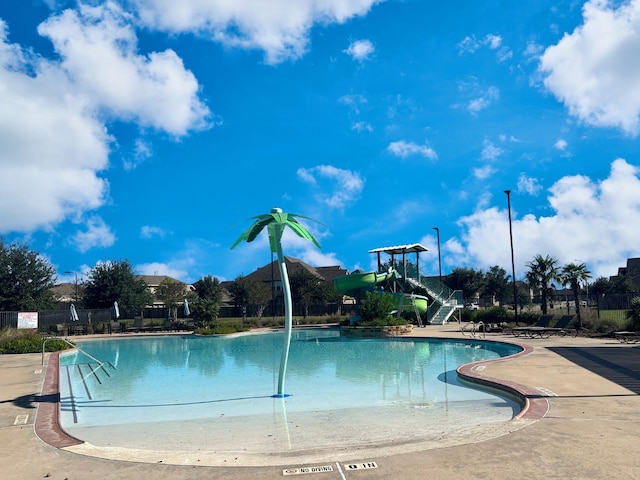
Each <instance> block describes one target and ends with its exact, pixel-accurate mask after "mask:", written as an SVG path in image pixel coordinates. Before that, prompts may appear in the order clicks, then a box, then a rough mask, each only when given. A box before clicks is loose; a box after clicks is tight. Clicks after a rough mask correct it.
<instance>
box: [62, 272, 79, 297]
mask: <svg viewBox="0 0 640 480" xmlns="http://www.w3.org/2000/svg"><path fill="white" fill-rule="evenodd" d="M64 273H73V274H74V275H75V277H76V285H75V292H74V297H75V298H74V299H73V301H74V302H75V303H78V273H77V272H71V271H66V272H64Z"/></svg>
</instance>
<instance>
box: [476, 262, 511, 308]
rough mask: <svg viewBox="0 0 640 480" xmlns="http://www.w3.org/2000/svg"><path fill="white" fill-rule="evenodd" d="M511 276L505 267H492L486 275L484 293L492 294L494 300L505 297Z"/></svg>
mask: <svg viewBox="0 0 640 480" xmlns="http://www.w3.org/2000/svg"><path fill="white" fill-rule="evenodd" d="M509 278H510V276H509V275H507V271H506V270H505V269H504V268H502V267H499V266H498V265H494V266H493V267H491V268H490V269H489V271H488V272H487V273H486V274H485V275H484V281H483V287H482V291H483V293H484V295H488V296H490V297H491V298H492V300H495V299H496V298H497V299H500V300H501V299H503V298H505V297H506V296H507V294H508V292H509Z"/></svg>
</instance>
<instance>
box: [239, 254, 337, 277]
mask: <svg viewBox="0 0 640 480" xmlns="http://www.w3.org/2000/svg"><path fill="white" fill-rule="evenodd" d="M284 261H285V265H286V266H287V272H288V273H289V275H295V274H296V273H298V272H300V271H302V270H306V271H307V272H309V273H310V274H311V275H313V276H315V277H318V278H321V279H323V280H325V281H327V282H330V281H333V279H334V278H335V277H337V276H339V275H346V274H347V273H348V270H346V269H344V268H341V267H340V266H339V265H332V266H326V267H312V266H311V265H309V264H308V263H305V262H303V261H302V260H299V259H297V258H293V257H287V256H285V257H284ZM246 278H248V279H251V280H256V281H258V282H271V279H273V281H281V278H280V268H279V266H278V262H277V261H273V262H271V263H268V264H266V265H265V266H263V267H260V268H258V269H257V270H256V271H255V272H253V273H251V274H249V275H247V276H246Z"/></svg>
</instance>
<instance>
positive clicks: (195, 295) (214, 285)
mask: <svg viewBox="0 0 640 480" xmlns="http://www.w3.org/2000/svg"><path fill="white" fill-rule="evenodd" d="M193 288H194V289H195V291H194V292H191V293H189V295H188V296H187V298H188V299H189V307H190V310H191V316H192V317H193V319H194V320H195V321H196V322H197V323H198V324H199V325H204V324H205V323H209V322H212V321H214V320H215V319H216V318H218V316H219V315H220V305H221V304H222V286H221V285H220V280H218V279H217V278H216V277H212V276H211V275H207V276H205V277H202V278H201V279H200V280H198V281H197V282H195V283H194V284H193Z"/></svg>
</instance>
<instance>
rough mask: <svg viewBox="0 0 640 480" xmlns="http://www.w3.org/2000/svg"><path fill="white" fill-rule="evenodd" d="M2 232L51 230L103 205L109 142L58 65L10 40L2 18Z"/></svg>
mask: <svg viewBox="0 0 640 480" xmlns="http://www.w3.org/2000/svg"><path fill="white" fill-rule="evenodd" d="M0 85H2V88H0V105H2V108H0V145H2V156H1V157H0V204H1V205H4V208H3V209H2V211H1V212H0V232H9V231H21V232H30V231H33V230H36V229H39V228H45V229H49V228H51V227H52V226H53V225H55V224H57V223H59V222H61V221H63V220H64V219H65V218H66V217H68V216H75V215H79V214H81V213H82V212H84V211H85V210H91V209H95V208H98V207H99V206H100V205H102V203H103V202H104V199H105V196H106V194H107V190H108V184H107V182H106V181H105V180H104V179H102V178H99V177H98V175H97V174H98V172H99V171H101V170H103V169H105V168H106V167H107V162H108V153H109V148H108V145H109V142H110V140H111V139H110V137H109V136H108V134H107V132H106V130H105V128H104V125H103V124H102V123H100V122H99V121H98V120H97V119H95V118H94V117H93V116H92V115H91V114H90V111H91V109H90V105H89V103H88V102H87V99H86V98H84V97H83V96H82V95H78V94H77V93H76V92H75V90H74V88H73V85H72V84H71V83H70V81H69V79H68V78H67V77H66V76H65V75H64V73H63V72H61V71H60V70H59V69H58V68H57V67H56V65H55V64H51V63H48V62H47V61H45V60H42V59H39V58H36V57H32V56H31V54H27V53H24V52H23V50H22V48H21V47H20V46H18V45H15V44H10V43H7V38H6V26H5V24H4V23H3V22H2V21H1V20H0Z"/></svg>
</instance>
